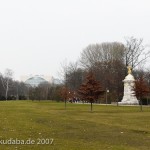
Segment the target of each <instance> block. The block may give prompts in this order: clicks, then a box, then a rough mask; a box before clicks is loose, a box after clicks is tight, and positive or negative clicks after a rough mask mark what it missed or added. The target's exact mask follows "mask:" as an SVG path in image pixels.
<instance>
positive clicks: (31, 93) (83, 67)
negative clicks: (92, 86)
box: [0, 37, 150, 103]
mask: <svg viewBox="0 0 150 150" xmlns="http://www.w3.org/2000/svg"><path fill="white" fill-rule="evenodd" d="M149 56H150V50H147V49H146V48H145V47H144V45H143V40H142V39H136V38H134V37H129V38H127V39H125V43H124V44H123V43H121V42H105V43H98V44H90V45H88V46H87V47H85V48H84V49H83V50H82V52H81V54H80V58H79V60H77V61H76V62H70V63H69V64H67V63H64V64H62V72H60V74H61V77H62V79H60V80H62V83H60V84H55V83H49V84H40V85H39V86H37V87H31V86H27V85H26V84H25V83H23V82H19V81H14V80H13V78H12V75H13V72H12V71H11V70H10V69H6V71H5V73H4V74H2V73H1V74H0V78H1V80H0V99H1V100H7V99H8V100H9V99H10V100H11V99H20V100H21V99H31V100H57V101H62V100H64V101H66V102H67V101H68V100H71V99H82V96H81V94H80V92H79V89H80V88H81V86H82V85H83V83H84V82H85V80H86V78H87V75H88V74H89V73H90V72H92V73H93V76H94V78H95V80H96V81H98V82H100V85H101V87H102V89H103V91H105V94H104V96H102V97H101V100H100V102H101V103H105V100H106V97H105V95H106V92H107V91H109V93H108V97H107V98H108V99H107V100H108V101H107V102H108V103H111V102H118V101H120V100H121V99H122V97H123V83H122V80H123V79H124V78H125V76H126V75H127V66H129V65H130V66H132V68H133V75H134V77H135V79H136V81H140V82H141V81H142V82H143V83H144V85H145V86H146V87H145V88H147V91H148V90H149V87H150V81H149V80H150V75H149V74H150V72H149V68H147V69H146V67H145V66H144V64H145V62H146V60H147V58H149ZM141 79H142V80H141ZM139 85H142V84H139ZM137 87H139V86H137ZM140 88H141V87H139V89H140ZM138 91H139V90H138ZM138 93H140V92H138ZM147 93H148V92H147ZM137 95H138V96H139V95H140V96H141V94H137ZM144 96H145V94H144ZM144 96H143V95H142V97H144Z"/></svg>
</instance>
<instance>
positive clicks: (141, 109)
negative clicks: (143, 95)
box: [140, 99, 143, 111]
mask: <svg viewBox="0 0 150 150" xmlns="http://www.w3.org/2000/svg"><path fill="white" fill-rule="evenodd" d="M140 110H141V111H143V108H142V100H141V99H140Z"/></svg>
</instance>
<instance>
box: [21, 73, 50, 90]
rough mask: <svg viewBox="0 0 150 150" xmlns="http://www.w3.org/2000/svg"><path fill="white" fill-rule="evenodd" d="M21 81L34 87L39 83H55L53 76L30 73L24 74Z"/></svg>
mask: <svg viewBox="0 0 150 150" xmlns="http://www.w3.org/2000/svg"><path fill="white" fill-rule="evenodd" d="M21 81H22V82H24V83H25V84H27V85H30V86H32V87H37V86H38V85H39V84H48V83H53V77H52V76H46V75H29V76H22V77H21Z"/></svg>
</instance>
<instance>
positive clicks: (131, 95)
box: [119, 71, 139, 105]
mask: <svg viewBox="0 0 150 150" xmlns="http://www.w3.org/2000/svg"><path fill="white" fill-rule="evenodd" d="M123 82H124V96H123V99H122V101H121V102H119V105H139V101H138V100H137V98H136V95H135V79H134V77H133V75H132V74H131V71H130V72H129V71H128V75H127V76H126V77H125V79H124V80H123Z"/></svg>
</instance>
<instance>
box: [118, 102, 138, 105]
mask: <svg viewBox="0 0 150 150" xmlns="http://www.w3.org/2000/svg"><path fill="white" fill-rule="evenodd" d="M118 104H119V105H139V102H119V103H118Z"/></svg>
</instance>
